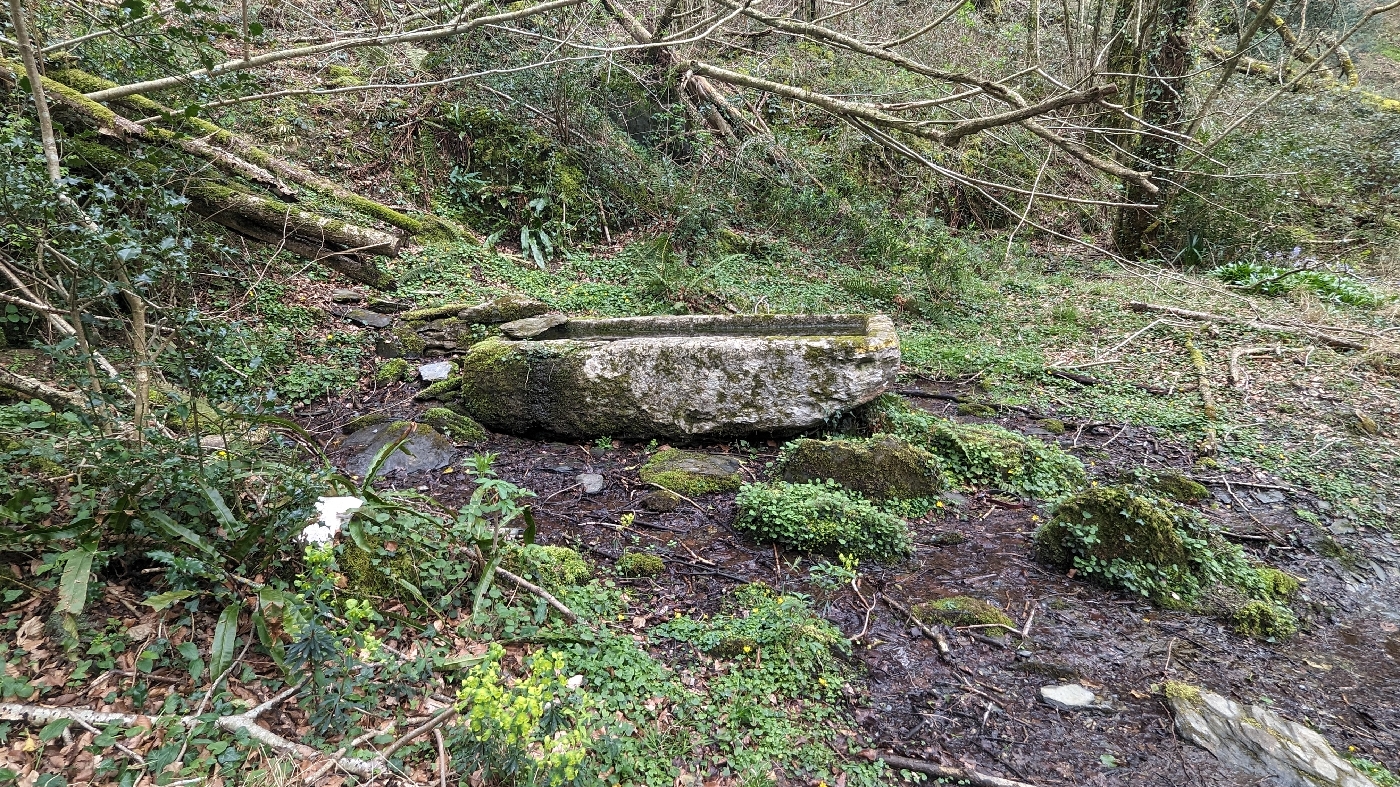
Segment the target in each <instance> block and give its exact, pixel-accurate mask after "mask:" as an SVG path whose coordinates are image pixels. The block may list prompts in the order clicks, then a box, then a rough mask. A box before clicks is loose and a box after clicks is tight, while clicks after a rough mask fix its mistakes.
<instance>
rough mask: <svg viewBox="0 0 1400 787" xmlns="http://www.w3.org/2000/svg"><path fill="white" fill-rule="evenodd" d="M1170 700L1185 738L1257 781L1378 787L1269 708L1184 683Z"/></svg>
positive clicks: (1282, 785) (1173, 688) (1170, 688)
mask: <svg viewBox="0 0 1400 787" xmlns="http://www.w3.org/2000/svg"><path fill="white" fill-rule="evenodd" d="M1166 694H1167V701H1168V703H1170V704H1171V707H1172V712H1173V714H1174V715H1175V716H1176V728H1177V731H1178V732H1180V733H1181V737H1183V738H1185V739H1186V740H1188V741H1190V742H1191V743H1194V744H1196V745H1197V746H1200V747H1201V748H1203V749H1206V750H1208V751H1209V752H1210V753H1211V754H1214V755H1215V757H1216V759H1218V760H1220V761H1221V762H1222V763H1225V764H1227V765H1233V766H1235V767H1237V768H1240V769H1241V770H1242V771H1244V772H1246V773H1248V774H1250V775H1251V777H1255V778H1256V779H1257V778H1258V777H1260V776H1262V777H1263V778H1264V781H1267V782H1268V783H1270V784H1276V785H1279V787H1320V786H1321V785H1331V786H1335V787H1376V783H1375V782H1374V781H1372V780H1371V779H1370V778H1369V777H1367V776H1366V775H1365V774H1363V773H1362V772H1361V771H1359V770H1357V769H1356V767H1355V766H1354V765H1352V764H1351V763H1350V762H1347V761H1346V759H1344V758H1343V757H1341V756H1340V755H1338V754H1337V752H1336V751H1334V750H1333V749H1332V747H1331V746H1330V745H1329V744H1328V743H1327V740H1326V739H1325V738H1323V737H1322V736H1321V735H1319V734H1317V733H1316V732H1314V731H1313V730H1311V729H1309V728H1308V727H1305V726H1303V725H1302V724H1299V723H1297V722H1293V721H1289V720H1287V719H1285V718H1283V717H1282V716H1280V715H1278V714H1277V713H1274V712H1273V711H1271V710H1269V709H1267V708H1264V707H1262V706H1260V705H1248V706H1246V705H1241V704H1239V703H1237V702H1235V701H1233V700H1230V699H1227V698H1225V697H1222V696H1220V695H1219V694H1214V693H1212V692H1208V691H1202V690H1200V689H1197V688H1195V687H1193V686H1187V685H1185V684H1180V683H1169V684H1167V690H1166ZM1269 777H1272V778H1269ZM1251 781H1253V779H1252V780H1251Z"/></svg>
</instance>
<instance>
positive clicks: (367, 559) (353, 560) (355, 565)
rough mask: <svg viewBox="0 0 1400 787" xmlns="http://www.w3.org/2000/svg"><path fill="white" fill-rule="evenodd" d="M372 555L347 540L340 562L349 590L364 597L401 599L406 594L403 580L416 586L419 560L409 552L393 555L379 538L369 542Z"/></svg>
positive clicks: (341, 546) (340, 555)
mask: <svg viewBox="0 0 1400 787" xmlns="http://www.w3.org/2000/svg"><path fill="white" fill-rule="evenodd" d="M365 545H366V546H368V547H369V548H370V550H371V551H370V552H366V551H365V550H363V549H361V548H360V547H359V546H358V545H357V544H355V542H353V541H351V540H348V539H347V540H346V541H345V542H344V543H342V544H341V545H340V546H339V547H338V549H339V550H340V554H339V555H338V556H337V557H336V563H337V565H339V566H340V570H341V571H342V572H343V573H344V574H345V578H346V580H347V582H348V588H347V589H348V590H350V591H351V592H352V593H353V594H356V595H362V596H381V597H397V595H398V594H399V593H401V592H402V588H401V586H400V585H399V580H403V581H405V582H408V583H410V584H414V583H415V580H416V578H417V571H418V569H417V565H418V560H417V558H416V557H415V556H413V555H410V554H409V553H408V551H407V550H395V551H393V552H390V551H389V550H387V549H385V548H384V544H383V543H382V542H380V541H378V540H376V539H366V544H365Z"/></svg>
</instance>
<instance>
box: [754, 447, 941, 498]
mask: <svg viewBox="0 0 1400 787" xmlns="http://www.w3.org/2000/svg"><path fill="white" fill-rule="evenodd" d="M778 477H779V478H781V479H782V480H784V481H791V482H793V483H806V482H808V481H821V480H825V479H830V480H832V481H835V482H836V483H838V484H840V485H841V486H844V487H846V488H847V489H851V490H854V491H856V492H860V493H861V494H863V495H865V496H866V497H869V498H873V499H875V500H891V499H895V500H907V499H914V498H927V497H935V496H937V495H938V493H939V492H941V491H942V490H943V474H942V471H941V469H940V465H939V463H938V459H937V458H936V457H935V456H934V455H933V454H930V453H929V452H928V451H925V450H924V449H922V448H920V447H919V446H917V445H914V444H913V443H910V442H909V441H907V440H903V439H901V438H898V437H895V436H894V435H876V436H874V437H871V438H869V439H865V440H808V439H805V438H804V439H801V440H794V441H793V442H791V443H789V444H788V445H787V446H785V447H784V449H783V455H782V459H781V460H780V466H779V470H778Z"/></svg>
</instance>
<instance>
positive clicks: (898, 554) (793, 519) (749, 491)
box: [734, 481, 914, 562]
mask: <svg viewBox="0 0 1400 787" xmlns="http://www.w3.org/2000/svg"><path fill="white" fill-rule="evenodd" d="M735 503H736V504H737V505H738V507H739V516H738V518H737V519H736V520H735V522H734V527H735V529H736V530H739V531H740V532H744V533H750V534H752V535H754V536H755V537H757V538H758V539H759V540H761V541H765V542H773V541H776V542H778V543H780V544H783V545H785V546H788V547H791V548H793V549H799V550H802V551H804V552H817V553H820V554H824V555H829V556H833V557H834V556H837V555H852V556H854V557H858V558H871V559H874V560H879V561H886V562H889V561H894V560H898V559H901V558H904V557H907V556H909V555H910V554H912V553H913V549H914V548H913V543H912V542H911V540H910V538H909V526H908V525H907V524H906V523H905V522H904V520H903V519H900V518H899V517H897V516H894V515H893V514H889V513H886V512H885V511H882V510H880V509H879V508H878V507H876V506H875V505H874V504H872V503H871V502H870V501H868V500H866V499H865V498H864V497H862V496H861V495H859V494H857V493H854V492H847V491H845V490H843V489H841V487H839V486H837V485H836V484H834V483H831V482H817V483H810V484H790V483H787V482H785V481H775V482H773V483H767V484H747V485H745V486H744V487H743V488H742V489H740V490H739V495H738V497H736V498H735Z"/></svg>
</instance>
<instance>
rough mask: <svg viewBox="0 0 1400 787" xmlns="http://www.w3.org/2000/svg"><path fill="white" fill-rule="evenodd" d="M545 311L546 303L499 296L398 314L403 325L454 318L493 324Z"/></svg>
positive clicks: (523, 297) (521, 297) (519, 296)
mask: <svg viewBox="0 0 1400 787" xmlns="http://www.w3.org/2000/svg"><path fill="white" fill-rule="evenodd" d="M547 311H549V304H546V303H542V302H540V301H537V300H535V299H534V298H527V297H525V296H523V295H503V296H501V297H499V298H496V299H494V300H489V301H486V302H485V303H447V304H443V305H441V306H430V307H428V308H426V309H414V310H413V311H407V312H404V313H403V314H401V315H399V317H400V319H403V320H404V321H406V322H426V321H429V320H439V319H442V318H444V317H455V318H457V319H460V320H462V321H463V322H465V323H468V324H473V323H475V324H477V325H497V324H499V323H503V322H514V321H515V320H523V319H525V318H526V317H534V316H535V315H537V314H544V313H545V312H547Z"/></svg>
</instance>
